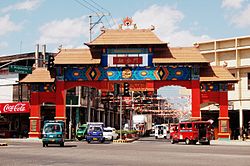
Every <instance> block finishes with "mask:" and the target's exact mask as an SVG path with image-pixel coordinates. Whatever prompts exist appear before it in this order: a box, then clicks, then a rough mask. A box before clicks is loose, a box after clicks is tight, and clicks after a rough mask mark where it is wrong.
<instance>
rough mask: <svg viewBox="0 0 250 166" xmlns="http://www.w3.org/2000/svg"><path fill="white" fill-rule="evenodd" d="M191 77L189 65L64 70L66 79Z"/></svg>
mask: <svg viewBox="0 0 250 166" xmlns="http://www.w3.org/2000/svg"><path fill="white" fill-rule="evenodd" d="M190 79H191V68H189V67H172V66H171V67H169V66H168V67H162V66H158V67H79V68H77V67H72V68H65V71H64V80H65V81H86V80H88V81H93V80H112V81H115V80H190Z"/></svg>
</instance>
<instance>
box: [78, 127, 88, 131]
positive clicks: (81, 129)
mask: <svg viewBox="0 0 250 166" xmlns="http://www.w3.org/2000/svg"><path fill="white" fill-rule="evenodd" d="M85 129H86V127H79V128H78V131H84V130H85Z"/></svg>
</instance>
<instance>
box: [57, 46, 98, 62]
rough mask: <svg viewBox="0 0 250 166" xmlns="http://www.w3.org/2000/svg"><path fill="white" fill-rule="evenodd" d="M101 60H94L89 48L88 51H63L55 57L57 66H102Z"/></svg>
mask: <svg viewBox="0 0 250 166" xmlns="http://www.w3.org/2000/svg"><path fill="white" fill-rule="evenodd" d="M100 62H101V60H100V59H93V58H92V54H91V52H90V50H89V49H88V48H86V49H61V51H60V52H59V53H58V54H57V55H56V56H55V61H54V63H55V64H56V65H62V64H69V65H76V64H90V65H91V64H100Z"/></svg>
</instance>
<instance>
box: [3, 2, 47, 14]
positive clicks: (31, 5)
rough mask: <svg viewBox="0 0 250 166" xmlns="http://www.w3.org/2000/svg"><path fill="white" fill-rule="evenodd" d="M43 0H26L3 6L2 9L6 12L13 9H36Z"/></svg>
mask: <svg viewBox="0 0 250 166" xmlns="http://www.w3.org/2000/svg"><path fill="white" fill-rule="evenodd" d="M42 1H43V0H26V1H24V2H19V3H16V4H13V5H10V6H7V7H5V8H3V9H2V10H1V11H2V12H4V13H6V12H9V11H11V10H34V9H36V8H37V7H38V6H39V5H40V4H41V2H42Z"/></svg>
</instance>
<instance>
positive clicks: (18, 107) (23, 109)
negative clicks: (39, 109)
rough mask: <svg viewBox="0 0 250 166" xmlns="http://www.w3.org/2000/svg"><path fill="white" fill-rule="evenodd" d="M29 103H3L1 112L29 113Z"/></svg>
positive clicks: (0, 108)
mask: <svg viewBox="0 0 250 166" xmlns="http://www.w3.org/2000/svg"><path fill="white" fill-rule="evenodd" d="M29 112H30V105H29V103H21V102H19V103H1V104H0V114H14V113H29Z"/></svg>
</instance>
